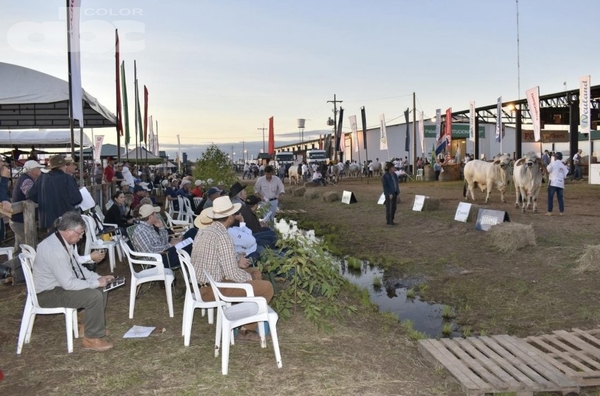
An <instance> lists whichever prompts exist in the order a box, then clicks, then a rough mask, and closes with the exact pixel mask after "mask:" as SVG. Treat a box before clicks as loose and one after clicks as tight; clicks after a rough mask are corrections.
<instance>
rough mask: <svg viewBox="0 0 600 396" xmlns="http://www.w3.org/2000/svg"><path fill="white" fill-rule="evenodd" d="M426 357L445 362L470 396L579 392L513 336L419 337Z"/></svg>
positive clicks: (548, 363) (541, 355)
mask: <svg viewBox="0 0 600 396" xmlns="http://www.w3.org/2000/svg"><path fill="white" fill-rule="evenodd" d="M419 351H420V352H421V354H422V355H423V356H425V357H426V358H429V359H432V360H433V361H434V362H437V363H440V364H441V365H442V366H444V367H445V368H446V369H447V370H448V371H449V372H450V373H451V374H452V376H453V377H454V378H455V379H456V380H457V381H458V382H459V383H460V385H461V386H462V387H463V389H464V390H465V391H466V394H467V395H469V396H483V395H485V394H486V393H499V392H515V393H516V394H517V395H518V396H530V395H533V392H543V391H545V392H563V394H566V393H568V392H578V391H579V386H578V384H577V383H576V382H575V381H573V380H572V379H570V378H568V377H567V376H566V375H565V374H563V373H562V372H561V371H560V370H559V369H557V368H556V367H555V366H554V365H552V364H551V363H550V362H548V361H547V360H546V359H544V357H543V355H544V354H543V353H540V352H539V350H537V349H536V348H534V347H532V346H530V345H529V344H528V343H526V342H524V341H523V340H521V339H518V338H516V337H511V336H508V335H497V336H492V337H469V338H466V339H462V338H460V339H441V340H439V341H438V340H421V341H419Z"/></svg>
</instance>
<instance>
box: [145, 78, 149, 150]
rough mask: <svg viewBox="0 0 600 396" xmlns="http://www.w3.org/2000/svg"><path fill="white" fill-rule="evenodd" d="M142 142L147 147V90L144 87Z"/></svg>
mask: <svg viewBox="0 0 600 396" xmlns="http://www.w3.org/2000/svg"><path fill="white" fill-rule="evenodd" d="M144 142H146V146H148V88H146V86H145V85H144Z"/></svg>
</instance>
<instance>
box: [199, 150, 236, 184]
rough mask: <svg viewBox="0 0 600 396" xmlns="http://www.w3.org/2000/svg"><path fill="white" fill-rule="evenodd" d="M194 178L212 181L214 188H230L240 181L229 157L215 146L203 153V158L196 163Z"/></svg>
mask: <svg viewBox="0 0 600 396" xmlns="http://www.w3.org/2000/svg"><path fill="white" fill-rule="evenodd" d="M194 178H196V179H201V180H208V179H212V180H213V183H212V185H213V186H224V187H225V188H229V187H230V186H231V185H232V184H233V183H235V182H236V181H237V180H238V178H237V176H236V175H235V172H234V171H233V167H232V166H231V162H230V161H229V157H227V154H225V152H223V151H221V150H220V149H219V148H218V147H217V146H215V145H214V144H213V145H211V146H210V147H208V148H207V149H206V150H205V151H204V153H202V158H200V159H199V160H198V162H196V169H195V170H194Z"/></svg>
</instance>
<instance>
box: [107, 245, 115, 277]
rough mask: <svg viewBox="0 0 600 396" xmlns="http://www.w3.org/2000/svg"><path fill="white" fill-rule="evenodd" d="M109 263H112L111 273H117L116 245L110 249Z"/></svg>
mask: <svg viewBox="0 0 600 396" xmlns="http://www.w3.org/2000/svg"><path fill="white" fill-rule="evenodd" d="M108 261H109V263H110V272H115V266H116V264H115V245H112V246H109V247H108Z"/></svg>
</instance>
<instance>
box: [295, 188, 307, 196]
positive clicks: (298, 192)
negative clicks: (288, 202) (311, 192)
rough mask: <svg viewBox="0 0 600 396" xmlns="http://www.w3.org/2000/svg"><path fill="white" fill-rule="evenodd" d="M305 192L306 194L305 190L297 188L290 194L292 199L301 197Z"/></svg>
mask: <svg viewBox="0 0 600 396" xmlns="http://www.w3.org/2000/svg"><path fill="white" fill-rule="evenodd" d="M305 192H306V188H304V187H298V188H296V189H294V191H293V192H292V195H293V196H294V197H301V196H303V195H304V193H305Z"/></svg>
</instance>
